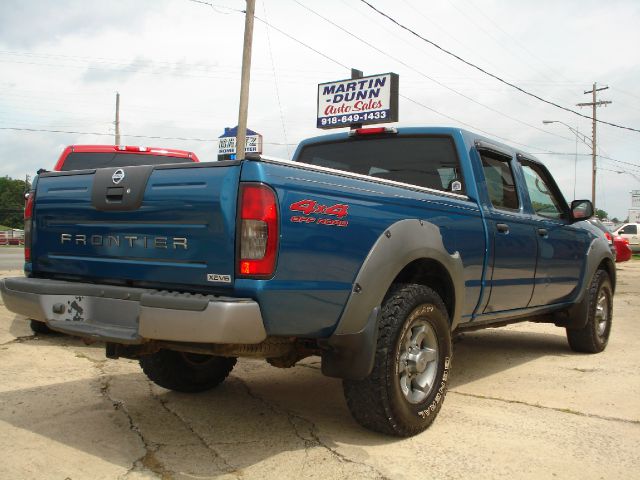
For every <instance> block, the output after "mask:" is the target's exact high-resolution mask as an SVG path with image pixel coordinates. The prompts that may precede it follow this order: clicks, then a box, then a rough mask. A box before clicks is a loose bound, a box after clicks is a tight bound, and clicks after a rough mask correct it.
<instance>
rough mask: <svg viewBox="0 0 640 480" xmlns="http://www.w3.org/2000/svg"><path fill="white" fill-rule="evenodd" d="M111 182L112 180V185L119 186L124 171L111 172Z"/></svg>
mask: <svg viewBox="0 0 640 480" xmlns="http://www.w3.org/2000/svg"><path fill="white" fill-rule="evenodd" d="M111 180H113V183H115V184H116V185H117V184H119V183H120V182H121V181H122V180H124V170H122V169H121V168H119V169H118V170H116V171H115V172H113V175H111Z"/></svg>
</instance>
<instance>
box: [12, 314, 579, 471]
mask: <svg viewBox="0 0 640 480" xmlns="http://www.w3.org/2000/svg"><path fill="white" fill-rule="evenodd" d="M20 321H21V320H20ZM34 345H35V346H38V345H41V346H60V347H67V348H69V347H71V351H74V347H83V348H86V346H85V345H84V344H83V343H82V342H81V341H80V340H78V339H75V338H70V337H67V336H64V335H55V336H50V337H42V338H35V339H33V340H30V341H29V342H28V346H29V347H31V346H34ZM26 346H27V345H20V346H19V347H17V348H22V347H26ZM94 348H102V345H100V344H95V345H94ZM548 355H554V356H557V355H571V353H570V351H569V349H568V347H567V345H566V340H565V339H564V336H562V335H560V334H558V335H554V334H547V333H531V332H522V331H513V330H509V331H506V330H489V331H483V332H473V333H468V334H465V335H464V338H463V340H462V341H461V342H458V343H456V345H455V353H454V364H453V370H452V377H451V383H450V386H451V388H455V387H458V386H461V385H464V384H466V383H469V382H473V381H475V380H478V379H481V378H484V377H487V376H490V375H494V374H499V373H500V372H501V371H504V370H507V369H510V368H513V367H515V366H518V365H522V364H524V363H526V362H530V361H533V360H536V359H538V358H540V357H544V356H548ZM76 356H78V355H76ZM92 356H93V355H92ZM92 362H93V364H90V363H88V364H87V366H86V368H87V370H90V369H93V368H96V369H97V371H94V372H92V375H93V376H92V377H91V378H86V377H85V378H82V379H78V380H68V381H64V380H63V381H61V380H62V378H63V377H61V376H60V375H59V374H56V372H50V373H47V376H49V377H50V380H49V381H45V382H39V383H41V384H40V385H36V386H28V387H25V388H13V389H8V390H5V391H4V392H0V420H1V421H3V422H6V423H7V424H8V425H11V426H13V427H16V428H17V429H20V430H26V431H29V432H32V433H35V434H37V435H40V436H44V437H47V438H50V439H51V440H54V441H55V442H58V443H61V444H64V445H67V446H69V447H72V448H73V449H76V450H79V451H81V452H85V453H86V454H88V455H94V456H97V457H99V458H101V459H103V460H104V461H106V462H109V463H112V464H114V465H118V466H121V467H122V468H125V469H129V468H133V466H134V464H137V465H138V468H140V466H142V465H144V466H145V467H147V468H149V469H151V470H153V471H155V472H156V473H159V472H162V471H169V472H182V473H188V474H190V475H205V476H206V475H218V474H222V473H225V472H227V473H228V472H235V473H237V472H241V471H242V470H244V469H247V468H249V467H252V466H254V465H258V464H259V465H260V468H269V469H273V471H278V467H279V463H278V462H281V461H282V457H281V454H282V453H283V452H288V455H292V457H290V456H288V457H287V463H289V462H298V461H299V462H301V464H302V463H304V462H307V461H309V460H310V459H311V458H312V457H313V456H314V455H315V456H317V457H318V458H325V457H328V458H329V459H330V460H331V461H335V462H338V463H341V464H342V466H341V468H342V470H341V471H342V473H343V474H348V473H351V474H354V475H358V474H359V475H362V474H363V471H362V470H358V469H362V465H363V464H366V461H367V459H368V458H369V453H368V452H367V451H366V450H365V449H364V448H363V447H366V446H376V445H387V444H391V443H394V442H400V441H404V442H422V443H424V442H427V443H428V442H429V431H427V432H425V433H424V434H422V435H420V436H418V437H414V438H413V439H406V440H401V439H397V438H390V437H386V436H382V435H378V434H375V433H372V432H369V431H367V430H364V429H363V428H362V427H360V426H359V425H357V424H356V422H355V421H354V420H353V419H352V418H351V415H350V413H349V411H348V409H347V406H346V402H345V400H344V398H343V394H342V387H341V382H340V381H339V380H336V379H331V378H327V377H324V376H322V374H321V372H320V360H319V359H318V358H315V357H313V358H310V359H306V360H305V361H303V362H302V363H301V364H298V365H297V366H296V367H294V368H292V369H287V370H281V369H275V368H273V367H270V366H269V365H267V364H266V363H264V362H262V361H254V360H241V361H240V362H239V363H238V365H237V366H236V369H234V371H233V372H232V374H231V376H230V377H229V378H228V379H227V381H225V383H223V384H222V385H221V386H219V387H218V388H216V389H214V390H211V391H209V392H205V393H202V394H195V395H192V394H181V393H177V392H170V391H167V390H164V389H161V388H159V387H156V386H151V385H150V384H149V382H148V381H147V379H146V377H145V376H144V375H143V373H142V372H141V371H140V370H138V367H137V364H136V362H132V361H128V360H121V361H118V362H111V361H107V362H102V360H100V361H97V362H96V360H92ZM39 368H40V369H41V370H46V368H47V365H46V363H43V364H42V366H41V367H39ZM43 373H45V372H43ZM21 383H22V382H21ZM25 383H26V382H25ZM22 384H24V383H22ZM444 409H445V410H446V403H445V407H444ZM437 424H438V422H436V426H437ZM342 457H347V458H349V459H350V461H349V462H348V463H344V461H343V460H342ZM52 461H53V459H52ZM154 469H155V470H154ZM345 469H347V470H345ZM350 469H353V470H350ZM369 473H370V472H369Z"/></svg>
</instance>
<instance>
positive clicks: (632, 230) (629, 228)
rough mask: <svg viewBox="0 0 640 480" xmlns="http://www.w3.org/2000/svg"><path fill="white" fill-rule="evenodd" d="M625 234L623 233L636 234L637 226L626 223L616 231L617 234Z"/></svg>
mask: <svg viewBox="0 0 640 480" xmlns="http://www.w3.org/2000/svg"><path fill="white" fill-rule="evenodd" d="M623 233H624V234H625V235H637V234H638V227H637V225H627V226H625V227H624V228H621V229H620V231H619V232H618V234H623Z"/></svg>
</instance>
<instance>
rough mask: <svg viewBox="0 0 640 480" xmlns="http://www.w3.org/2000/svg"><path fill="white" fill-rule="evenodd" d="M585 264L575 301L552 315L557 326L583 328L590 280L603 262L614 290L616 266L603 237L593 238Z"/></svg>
mask: <svg viewBox="0 0 640 480" xmlns="http://www.w3.org/2000/svg"><path fill="white" fill-rule="evenodd" d="M586 257H587V258H586V266H585V270H584V276H583V277H582V281H581V283H580V287H579V288H580V290H579V293H578V295H577V296H576V300H575V303H574V304H573V305H572V306H571V307H569V308H568V309H566V310H564V311H562V312H558V313H557V314H555V315H554V323H555V324H556V326H559V327H566V328H584V327H585V325H586V324H587V320H588V309H589V287H590V286H591V280H592V279H593V276H594V275H595V274H596V271H597V270H598V268H600V265H602V264H603V262H605V263H604V265H605V267H606V270H607V273H608V274H609V278H610V279H611V287H612V288H613V291H614V292H615V288H616V266H615V258H614V257H613V254H612V253H611V249H610V247H609V244H608V243H607V242H606V241H604V239H600V238H595V239H594V240H593V241H592V242H591V245H589V249H588V250H587V255H586Z"/></svg>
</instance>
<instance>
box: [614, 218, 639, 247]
mask: <svg viewBox="0 0 640 480" xmlns="http://www.w3.org/2000/svg"><path fill="white" fill-rule="evenodd" d="M613 233H615V234H616V235H620V236H621V237H622V238H626V239H627V240H629V247H630V248H631V251H632V252H633V253H638V252H640V223H624V224H622V225H621V226H620V227H618V229H617V230H616V231H614V232H613Z"/></svg>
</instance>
